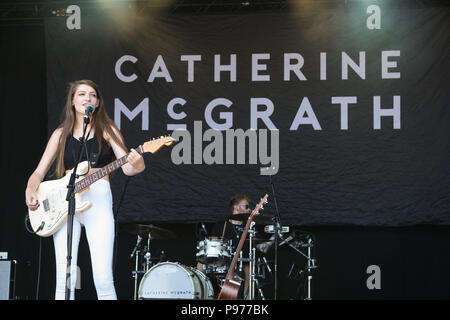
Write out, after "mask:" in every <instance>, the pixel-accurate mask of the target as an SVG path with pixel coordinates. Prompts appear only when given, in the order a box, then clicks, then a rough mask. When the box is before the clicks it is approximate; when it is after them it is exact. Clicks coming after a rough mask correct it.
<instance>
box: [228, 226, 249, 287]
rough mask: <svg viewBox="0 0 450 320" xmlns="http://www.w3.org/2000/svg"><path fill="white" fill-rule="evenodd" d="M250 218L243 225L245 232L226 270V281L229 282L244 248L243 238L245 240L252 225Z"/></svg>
mask: <svg viewBox="0 0 450 320" xmlns="http://www.w3.org/2000/svg"><path fill="white" fill-rule="evenodd" d="M252 218H253V217H250V218H249V219H248V221H247V224H246V225H245V230H244V232H243V233H242V236H241V239H240V240H239V244H238V247H237V249H236V253H235V254H234V258H233V260H232V261H231V265H230V268H229V269H228V273H227V276H226V279H227V280H231V279H232V278H233V274H234V269H235V268H236V265H237V261H238V258H239V255H240V253H241V251H242V247H243V246H244V242H245V238H247V234H248V230H249V229H250V224H251V223H252Z"/></svg>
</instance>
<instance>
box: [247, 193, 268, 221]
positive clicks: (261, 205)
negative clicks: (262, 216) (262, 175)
mask: <svg viewBox="0 0 450 320" xmlns="http://www.w3.org/2000/svg"><path fill="white" fill-rule="evenodd" d="M268 197H269V195H268V194H266V195H265V196H264V198H262V199H261V201H259V203H258V204H257V205H256V207H255V209H253V211H252V213H251V215H250V218H249V220H251V219H252V218H253V217H254V216H255V215H257V214H259V210H262V209H264V207H263V206H264V204H265V203H267V198H268Z"/></svg>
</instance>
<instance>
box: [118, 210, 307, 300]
mask: <svg viewBox="0 0 450 320" xmlns="http://www.w3.org/2000/svg"><path fill="white" fill-rule="evenodd" d="M248 217H249V215H248V214H237V215H233V217H232V220H233V221H244V222H245V221H246V220H247V219H248ZM230 218H231V217H230ZM229 221H231V219H229ZM270 223H271V217H268V216H256V217H255V219H254V220H253V221H252V222H251V227H250V229H249V232H248V237H247V239H246V240H245V241H246V242H248V255H247V254H246V256H247V257H246V258H244V257H243V255H242V251H241V252H240V254H241V255H240V257H239V259H238V261H239V264H238V266H237V267H236V270H237V269H238V268H239V271H242V269H243V265H244V264H248V270H249V275H248V290H247V292H246V294H245V296H242V298H243V299H247V300H265V296H264V292H263V290H262V287H263V286H264V285H265V284H268V283H270V281H271V279H273V273H272V268H271V266H270V263H269V261H268V259H267V258H266V256H265V254H266V253H267V252H268V250H269V248H271V247H272V246H273V244H274V242H275V241H274V235H273V228H271V227H273V225H267V224H270ZM256 224H266V227H265V228H264V233H269V234H270V233H272V236H269V239H268V238H267V237H265V238H264V237H259V231H257V230H256V229H255V225H256ZM203 228H204V225H203ZM204 229H205V228H204ZM279 229H280V233H287V232H289V227H282V228H279ZM125 230H126V231H127V232H128V233H130V234H132V235H135V236H137V241H136V246H135V247H134V249H133V251H132V253H131V254H130V259H133V258H134V259H135V266H134V268H135V269H134V270H133V271H132V277H133V279H134V296H133V299H134V300H146V299H203V300H207V299H217V297H218V294H219V291H220V288H221V286H222V285H223V281H224V279H225V277H226V275H227V272H228V268H229V265H230V262H231V260H232V259H233V257H234V253H235V252H234V251H233V250H234V249H235V248H233V246H232V242H231V240H228V239H223V238H221V237H212V236H208V235H207V234H204V238H203V239H201V240H200V241H198V242H197V247H196V249H197V252H196V254H195V258H196V261H197V263H198V265H197V266H195V267H190V266H186V265H184V264H182V263H179V262H170V261H166V259H165V253H164V251H161V254H160V256H159V257H152V256H151V251H150V248H151V241H152V240H155V239H157V240H171V239H176V234H175V233H174V232H172V231H170V230H167V229H164V228H161V227H157V226H154V225H152V224H150V225H145V224H131V225H128V226H125ZM205 231H206V230H205ZM280 238H281V239H284V238H283V237H282V234H281V235H280ZM286 240H287V241H286ZM286 240H285V242H284V243H286V242H288V241H289V238H287V239H286ZM279 241H281V240H279ZM145 242H146V245H145V246H143V244H144V243H145ZM281 244H283V243H281ZM312 246H313V244H312V243H311V242H310V243H309V244H307V247H309V249H310V247H312ZM311 260H314V259H311ZM275 263H276V262H275ZM308 263H309V261H308ZM199 265H201V266H202V267H201V268H199V267H198V266H199ZM273 267H274V268H275V269H276V265H274V266H273ZM242 275H243V273H242V272H238V273H237V275H235V276H236V277H238V278H239V280H241V281H242V280H245V279H244V277H243V276H242Z"/></svg>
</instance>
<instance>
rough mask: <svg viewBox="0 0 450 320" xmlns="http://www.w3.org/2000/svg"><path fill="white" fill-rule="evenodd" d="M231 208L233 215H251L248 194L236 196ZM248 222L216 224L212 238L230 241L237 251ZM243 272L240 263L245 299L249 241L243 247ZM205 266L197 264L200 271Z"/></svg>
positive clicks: (231, 200) (231, 221)
mask: <svg viewBox="0 0 450 320" xmlns="http://www.w3.org/2000/svg"><path fill="white" fill-rule="evenodd" d="M229 208H230V211H231V214H232V215H235V214H248V213H250V211H251V209H250V197H249V196H248V195H246V194H236V195H234V196H233V197H232V198H231V199H230V202H229ZM245 224H246V221H239V220H231V219H230V220H227V221H224V222H218V223H215V224H214V225H213V227H212V231H211V236H213V237H219V238H222V239H224V241H230V240H231V243H232V246H233V250H236V248H237V246H238V244H239V240H240V238H241V235H242V233H243V231H244V228H245ZM240 257H242V260H244V261H243V263H242V272H241V273H240V272H239V271H240V265H241V264H240V263H238V265H237V267H236V271H235V272H237V274H238V275H239V276H241V278H243V280H244V286H243V289H244V291H243V292H244V298H245V296H246V295H247V294H246V293H247V289H248V284H249V274H250V268H249V264H248V262H247V261H245V260H246V259H247V260H248V257H249V244H248V241H245V242H244V246H243V247H242V256H240ZM204 267H205V266H204V265H203V264H201V263H198V264H197V269H198V270H200V271H204Z"/></svg>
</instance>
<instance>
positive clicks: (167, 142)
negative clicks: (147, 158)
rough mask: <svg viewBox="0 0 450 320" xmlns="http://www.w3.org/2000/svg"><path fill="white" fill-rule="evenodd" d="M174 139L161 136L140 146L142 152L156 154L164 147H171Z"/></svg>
mask: <svg viewBox="0 0 450 320" xmlns="http://www.w3.org/2000/svg"><path fill="white" fill-rule="evenodd" d="M175 141H177V140H176V139H174V138H172V137H171V136H165V137H164V136H162V137H160V138H154V139H152V140H149V141H147V142H144V144H142V150H143V151H144V152H150V153H156V152H158V151H159V150H160V149H161V148H162V147H164V146H167V147H168V146H171V145H172V144H173V143H174V142H175Z"/></svg>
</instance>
